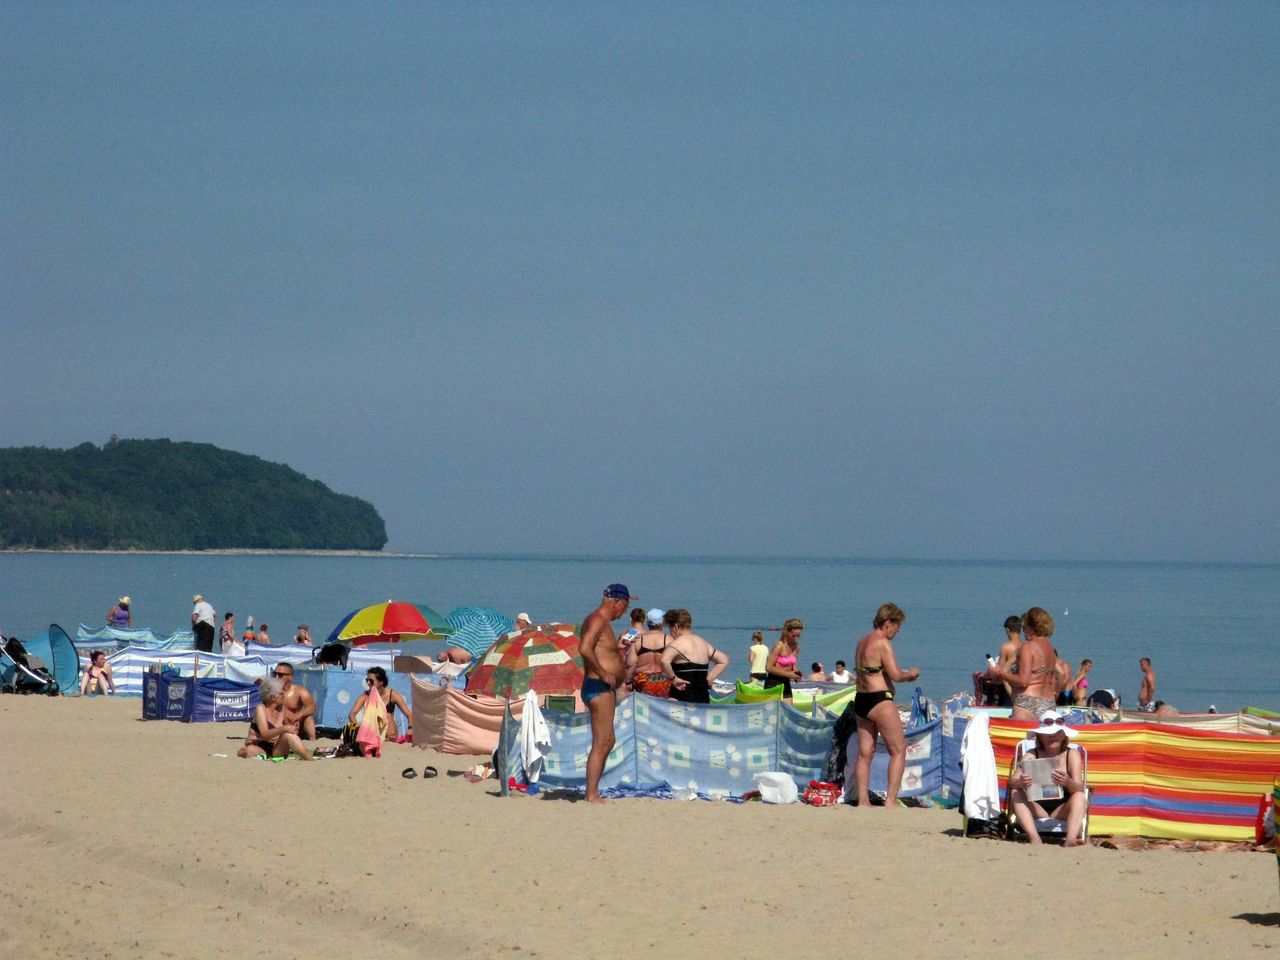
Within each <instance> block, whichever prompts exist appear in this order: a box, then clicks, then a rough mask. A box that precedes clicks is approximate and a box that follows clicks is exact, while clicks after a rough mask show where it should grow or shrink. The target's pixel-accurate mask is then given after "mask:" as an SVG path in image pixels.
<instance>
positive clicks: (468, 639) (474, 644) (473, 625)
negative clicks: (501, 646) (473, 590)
mask: <svg viewBox="0 0 1280 960" xmlns="http://www.w3.org/2000/svg"><path fill="white" fill-rule="evenodd" d="M444 619H445V622H446V623H448V624H449V626H451V627H453V636H451V637H450V638H449V642H450V643H451V644H453V645H454V646H455V647H461V648H462V649H463V650H465V651H467V653H469V654H471V655H472V656H473V657H478V656H480V654H482V653H484V652H485V651H486V650H488V649H489V648H490V647H492V646H493V645H494V644H495V643H497V642H498V638H499V637H501V636H502V635H503V634H507V633H510V632H511V631H512V630H513V629H515V625H516V622H515V621H514V620H512V619H511V618H510V617H508V616H507V615H506V614H505V613H500V612H499V611H497V610H495V609H493V607H454V608H453V609H452V610H450V611H449V615H448V616H447V617H445V618H444Z"/></svg>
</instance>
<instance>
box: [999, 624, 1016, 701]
mask: <svg viewBox="0 0 1280 960" xmlns="http://www.w3.org/2000/svg"><path fill="white" fill-rule="evenodd" d="M1004 638H1005V639H1004V643H1002V644H1000V656H999V657H997V658H996V666H998V667H999V668H1000V669H1001V670H1009V671H1011V672H1015V668H1014V664H1016V663H1017V662H1018V648H1019V647H1021V646H1022V618H1021V617H1005V618H1004ZM1000 686H1001V687H1003V688H1004V696H1003V697H1001V698H1000V703H999V706H1002V707H1011V706H1013V687H1012V686H1010V685H1009V684H1008V683H1002V684H1000Z"/></svg>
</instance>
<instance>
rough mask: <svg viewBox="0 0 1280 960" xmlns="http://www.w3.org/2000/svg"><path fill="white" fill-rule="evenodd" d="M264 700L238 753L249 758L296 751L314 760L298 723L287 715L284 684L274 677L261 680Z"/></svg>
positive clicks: (275, 755) (250, 722) (261, 695)
mask: <svg viewBox="0 0 1280 960" xmlns="http://www.w3.org/2000/svg"><path fill="white" fill-rule="evenodd" d="M258 696H259V697H260V698H261V700H262V702H261V703H260V704H258V706H257V707H256V708H254V711H253V719H252V720H251V721H249V733H248V735H247V736H246V737H245V738H244V746H243V747H241V748H240V749H239V750H238V751H237V752H236V756H238V757H243V758H245V759H246V760H248V759H255V760H256V759H258V758H259V757H262V758H271V757H288V756H290V755H291V754H297V755H298V756H299V757H301V758H302V759H303V760H314V759H315V758H314V757H313V756H311V751H310V750H308V749H307V746H306V744H304V743H303V742H302V740H301V738H300V737H299V736H298V725H297V724H296V723H286V722H285V718H284V684H283V683H281V682H280V681H279V680H277V679H276V678H275V677H266V678H265V679H263V680H259V681H258Z"/></svg>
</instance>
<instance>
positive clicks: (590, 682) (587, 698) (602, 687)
mask: <svg viewBox="0 0 1280 960" xmlns="http://www.w3.org/2000/svg"><path fill="white" fill-rule="evenodd" d="M602 693H613V687H612V686H610V685H609V684H607V683H605V682H604V681H603V680H597V679H596V678H595V677H583V678H582V702H583V703H590V702H591V701H592V700H594V699H595V698H596V697H598V696H600V694H602Z"/></svg>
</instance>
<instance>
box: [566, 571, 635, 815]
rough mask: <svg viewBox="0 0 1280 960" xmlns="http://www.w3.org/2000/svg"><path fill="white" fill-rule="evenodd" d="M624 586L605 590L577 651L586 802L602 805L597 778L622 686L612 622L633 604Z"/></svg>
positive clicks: (609, 742) (610, 746)
mask: <svg viewBox="0 0 1280 960" xmlns="http://www.w3.org/2000/svg"><path fill="white" fill-rule="evenodd" d="M636 599H639V598H638V597H633V596H631V591H630V590H628V589H627V587H626V584H622V583H611V584H609V586H607V587H605V588H604V599H602V600H601V601H600V606H598V607H596V609H595V610H593V611H592V612H591V613H590V614H588V615H587V618H586V619H585V620H583V621H582V636H581V637H580V638H579V642H578V649H579V650H580V651H581V653H582V662H583V664H584V666H585V667H586V670H585V672H584V675H583V678H582V702H583V703H584V704H586V706H587V711H588V712H589V713H590V714H591V750H590V752H589V753H588V754H587V802H588V803H604V798H603V797H602V796H600V775H601V774H603V773H604V763H605V760H607V759H608V757H609V751H610V750H612V749H613V741H614V737H613V711H614V708H615V707H616V706H617V705H618V695H617V690H618V686H619V685H620V684H621V683H622V677H623V672H624V670H623V666H622V651H621V650H619V649H618V637H617V635H616V634H615V633H614V632H613V621H615V620H617V619H618V618H619V617H620V616H622V615H623V614H624V613H626V612H627V606H628V605H629V604H630V603H631V601H632V600H636Z"/></svg>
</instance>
